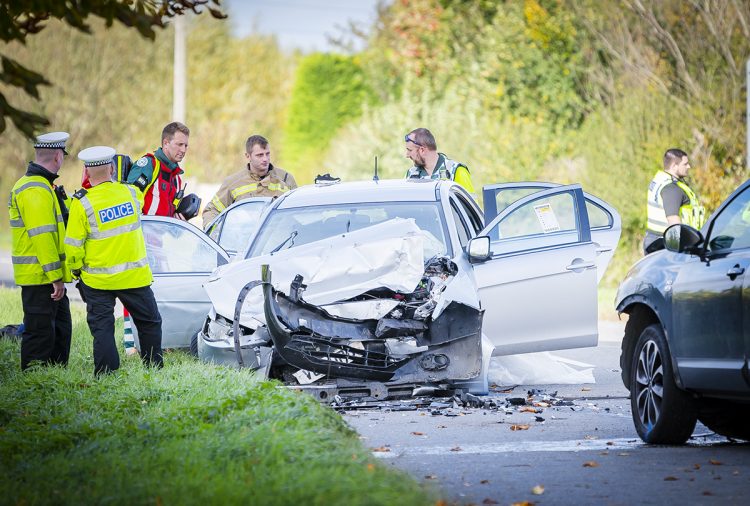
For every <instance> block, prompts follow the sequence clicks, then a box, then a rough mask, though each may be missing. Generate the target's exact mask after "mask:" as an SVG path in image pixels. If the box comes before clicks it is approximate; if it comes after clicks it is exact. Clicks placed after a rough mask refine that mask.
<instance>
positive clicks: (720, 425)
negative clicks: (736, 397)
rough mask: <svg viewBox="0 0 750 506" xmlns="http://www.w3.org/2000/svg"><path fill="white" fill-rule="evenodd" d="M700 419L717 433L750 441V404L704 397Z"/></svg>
mask: <svg viewBox="0 0 750 506" xmlns="http://www.w3.org/2000/svg"><path fill="white" fill-rule="evenodd" d="M698 419H699V420H700V421H701V423H702V424H703V425H705V426H706V427H708V428H709V429H711V430H712V431H714V432H715V433H717V434H721V435H722V436H726V437H729V438H733V439H746V440H748V441H750V404H740V403H738V402H732V401H724V400H718V399H703V400H701V403H700V412H699V414H698Z"/></svg>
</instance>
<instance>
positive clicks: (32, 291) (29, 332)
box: [21, 283, 73, 369]
mask: <svg viewBox="0 0 750 506" xmlns="http://www.w3.org/2000/svg"><path fill="white" fill-rule="evenodd" d="M53 291H54V289H53V288H52V284H51V283H50V284H48V285H34V286H22V287H21V304H22V305H23V325H24V331H23V334H22V335H21V369H27V368H28V367H29V365H30V363H31V362H32V361H33V360H39V361H41V362H43V363H45V364H62V365H68V357H69V356H70V336H71V333H72V332H73V321H72V319H71V317H70V301H69V300H68V294H67V293H66V294H65V295H63V298H62V299H60V300H58V301H54V300H52V297H51V295H52V292H53Z"/></svg>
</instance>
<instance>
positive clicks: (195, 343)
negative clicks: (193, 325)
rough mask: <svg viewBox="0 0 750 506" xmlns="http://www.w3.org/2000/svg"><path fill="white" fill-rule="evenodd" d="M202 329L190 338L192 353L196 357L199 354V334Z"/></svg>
mask: <svg viewBox="0 0 750 506" xmlns="http://www.w3.org/2000/svg"><path fill="white" fill-rule="evenodd" d="M199 333H200V331H198V332H196V333H195V334H193V337H191V338H190V354H191V355H192V356H194V357H197V356H198V334H199Z"/></svg>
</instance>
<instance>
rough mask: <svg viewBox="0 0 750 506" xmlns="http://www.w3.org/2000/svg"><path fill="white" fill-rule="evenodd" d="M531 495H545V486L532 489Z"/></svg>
mask: <svg viewBox="0 0 750 506" xmlns="http://www.w3.org/2000/svg"><path fill="white" fill-rule="evenodd" d="M531 493H532V494H534V495H542V494H543V493H544V486H543V485H536V486H534V487H532V489H531Z"/></svg>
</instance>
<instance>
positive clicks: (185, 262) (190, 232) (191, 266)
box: [142, 220, 225, 274]
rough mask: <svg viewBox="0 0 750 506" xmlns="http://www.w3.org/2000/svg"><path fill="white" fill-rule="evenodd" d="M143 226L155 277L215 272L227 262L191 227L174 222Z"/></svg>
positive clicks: (151, 223) (147, 223)
mask: <svg viewBox="0 0 750 506" xmlns="http://www.w3.org/2000/svg"><path fill="white" fill-rule="evenodd" d="M142 223H143V236H144V239H145V240H146V250H147V252H148V263H149V265H150V266H151V271H152V272H153V273H154V274H177V273H199V272H200V273H206V272H212V271H213V270H214V269H216V267H218V265H219V263H220V262H221V263H224V262H225V260H224V259H223V258H222V257H221V255H220V254H219V252H218V251H217V250H215V249H214V248H213V247H211V245H210V244H208V242H206V237H205V236H204V235H203V234H202V233H201V232H200V231H199V230H198V229H197V228H195V227H193V226H192V225H184V224H182V223H180V222H177V221H173V220H170V221H146V220H144V221H143V222H142Z"/></svg>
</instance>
